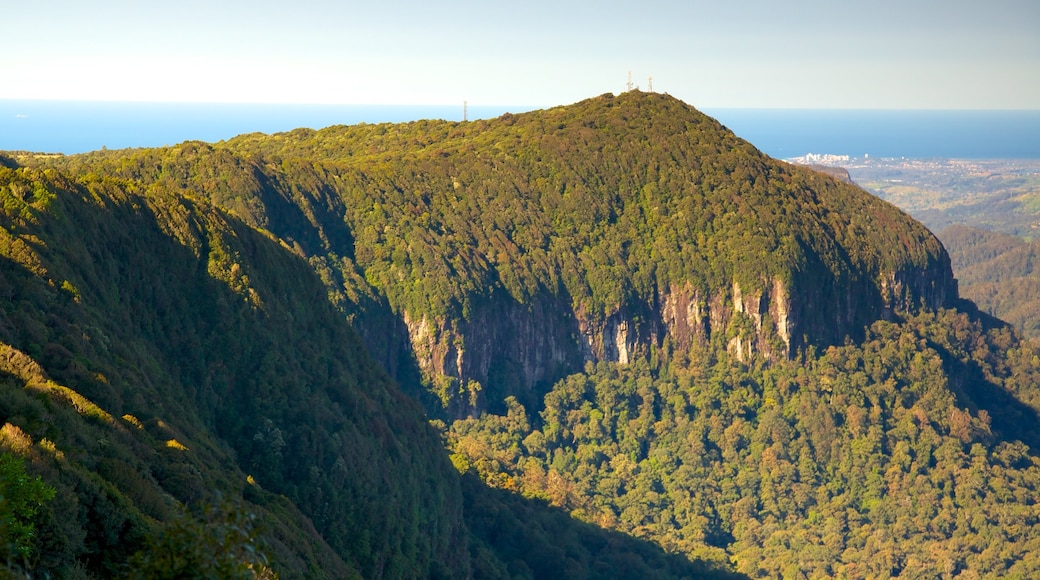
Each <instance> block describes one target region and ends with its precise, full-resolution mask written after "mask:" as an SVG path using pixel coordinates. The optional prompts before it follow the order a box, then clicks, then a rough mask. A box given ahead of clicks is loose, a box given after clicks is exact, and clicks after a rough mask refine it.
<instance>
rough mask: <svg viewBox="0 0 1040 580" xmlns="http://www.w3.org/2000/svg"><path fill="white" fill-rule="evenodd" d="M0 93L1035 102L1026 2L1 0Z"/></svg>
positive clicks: (327, 100) (1038, 98)
mask: <svg viewBox="0 0 1040 580" xmlns="http://www.w3.org/2000/svg"><path fill="white" fill-rule="evenodd" d="M0 15H2V16H0V30H2V33H0V54H4V55H5V59H4V60H5V63H4V75H3V78H4V80H3V81H2V82H0V99H61V100H65V99H68V100H117V101H188V102H232V103H234V102H249V103H315V104H399V105H416V104H423V105H449V104H452V105H454V104H461V103H463V102H464V101H465V102H467V103H469V104H471V105H520V106H528V107H545V106H554V105H562V104H568V103H572V102H575V101H578V100H581V99H584V98H588V97H591V96H595V95H599V94H602V93H606V92H613V93H619V92H621V91H624V90H625V89H626V88H627V87H626V84H627V81H628V75H629V73H631V78H632V83H633V85H635V86H637V87H639V88H640V89H643V90H648V89H650V88H651V86H650V85H651V80H650V79H651V77H652V89H653V90H654V91H656V92H665V93H669V94H671V95H673V96H675V97H678V98H680V99H682V100H684V101H686V102H687V103H690V104H692V105H694V106H697V107H702V108H805V109H819V108H825V109H831V108H833V109H1040V1H1037V0H986V1H985V2H982V1H980V0H873V1H870V2H867V1H863V0H861V1H859V2H833V1H824V0H789V1H786V2H785V1H783V0H716V1H704V0H640V1H639V2H635V1H629V2H618V1H616V0H600V1H599V2H590V1H588V0H585V1H582V2H577V1H574V0H528V1H526V2H509V3H504V2H494V0H480V1H477V0H457V1H455V2H438V1H436V0H378V1H376V0H372V1H369V2H363V3H362V2H357V1H355V0H345V1H344V0H337V1H334V0H293V1H292V2H288V1H279V2H276V1H273V0H248V1H245V0H178V1H177V2H156V1H154V0H91V1H84V0H0Z"/></svg>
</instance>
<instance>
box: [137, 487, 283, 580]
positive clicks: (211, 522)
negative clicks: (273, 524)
mask: <svg viewBox="0 0 1040 580" xmlns="http://www.w3.org/2000/svg"><path fill="white" fill-rule="evenodd" d="M199 512H200V513H199V514H198V516H197V517H195V516H193V515H191V514H188V513H184V514H181V515H179V516H178V517H176V518H174V519H173V520H172V521H170V522H169V523H167V524H166V525H165V526H164V527H163V530H162V531H161V532H160V534H159V535H158V536H157V537H156V538H154V539H153V540H152V541H151V543H150V544H149V545H148V546H147V547H146V548H145V549H144V550H142V551H141V552H138V553H137V554H135V555H134V556H133V558H131V560H130V563H129V570H128V577H129V578H147V579H153V578H154V579H160V578H171V579H172V578H197V579H213V580H224V579H232V578H241V579H252V578H269V579H274V578H277V574H275V573H274V572H273V571H272V570H271V569H270V568H269V567H268V563H269V562H268V555H267V553H266V551H265V549H264V547H263V541H262V539H261V537H260V535H259V533H258V529H257V523H256V516H255V515H254V514H252V513H248V512H244V511H242V510H240V509H236V508H235V507H233V506H230V505H225V506H221V507H216V506H213V505H209V504H205V505H203V506H201V507H200V509H199Z"/></svg>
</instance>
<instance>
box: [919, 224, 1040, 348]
mask: <svg viewBox="0 0 1040 580" xmlns="http://www.w3.org/2000/svg"><path fill="white" fill-rule="evenodd" d="M939 237H940V238H941V239H942V241H943V244H944V245H945V246H946V247H947V249H948V250H949V252H950V258H951V260H952V261H953V266H954V268H955V271H956V273H957V280H958V282H959V285H960V290H961V293H962V294H963V296H964V297H965V298H969V299H971V300H972V301H974V302H975V303H976V304H978V305H979V308H981V309H983V310H984V311H986V312H988V313H990V314H992V315H993V316H996V317H998V318H1000V319H1002V320H1006V321H1008V322H1010V323H1011V324H1013V325H1014V326H1015V327H1017V328H1019V329H1021V330H1022V332H1023V333H1024V334H1025V336H1027V337H1028V338H1030V339H1032V340H1034V341H1036V340H1038V339H1040V268H1038V267H1037V266H1036V265H1038V264H1040V259H1038V255H1040V242H1036V241H1034V242H1027V241H1025V240H1023V239H1022V238H1017V237H1014V236H1009V235H1006V234H999V233H995V232H990V231H986V230H980V229H977V228H972V227H969V226H963V225H958V226H950V227H948V228H946V229H944V230H943V231H942V232H940V233H939Z"/></svg>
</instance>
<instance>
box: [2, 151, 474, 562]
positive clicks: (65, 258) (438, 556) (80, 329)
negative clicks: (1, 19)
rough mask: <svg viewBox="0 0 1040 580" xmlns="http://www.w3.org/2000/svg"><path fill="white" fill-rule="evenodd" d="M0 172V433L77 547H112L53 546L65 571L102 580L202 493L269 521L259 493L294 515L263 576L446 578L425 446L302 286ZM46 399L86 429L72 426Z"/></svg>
mask: <svg viewBox="0 0 1040 580" xmlns="http://www.w3.org/2000/svg"><path fill="white" fill-rule="evenodd" d="M2 171H3V172H4V174H3V175H2V176H0V184H2V185H3V187H2V188H0V195H2V196H3V200H4V206H5V210H6V211H5V212H4V213H3V215H2V219H3V221H2V225H3V229H2V230H0V235H2V243H0V247H2V249H3V254H4V256H5V257H4V258H3V268H2V272H3V274H2V275H3V279H4V283H3V284H2V287H3V288H4V291H5V293H6V296H5V300H4V301H3V302H2V310H0V341H3V343H4V346H3V348H4V349H5V352H7V353H8V354H7V356H6V366H5V368H4V370H5V372H6V373H8V374H7V375H5V377H6V382H7V383H8V388H7V389H6V390H5V391H4V393H5V395H4V404H3V406H2V407H0V417H3V419H4V421H6V422H8V423H10V424H11V425H14V426H16V427H17V429H18V430H20V432H22V433H24V434H25V436H26V438H27V439H26V441H33V442H34V445H36V446H37V447H38V448H47V449H50V450H51V452H50V455H49V456H48V454H47V453H43V452H40V453H39V454H38V458H37V461H39V462H41V463H42V464H43V465H41V469H45V470H48V472H50V473H52V475H53V477H52V479H54V480H56V481H58V482H60V483H59V486H61V489H62V492H63V493H62V494H60V497H61V498H63V499H62V501H64V502H71V505H66V506H63V507H65V508H68V509H70V510H71V511H72V512H73V513H75V511H76V509H85V511H84V513H83V515H82V520H83V521H81V522H79V523H80V525H81V529H84V530H89V529H91V527H92V526H95V525H97V526H103V529H108V530H110V533H111V534H112V536H111V537H109V538H107V539H106V541H108V542H112V543H111V544H110V545H91V544H90V543H89V542H92V541H97V538H94V537H92V535H91V534H89V533H88V534H87V537H86V538H83V537H78V538H77V537H75V534H73V535H72V536H66V540H65V542H66V545H65V546H64V548H63V549H64V550H66V551H67V552H68V553H67V554H65V555H66V556H75V557H83V556H84V555H85V557H86V558H87V561H88V563H89V566H90V567H91V568H92V569H93V570H94V571H95V572H96V573H102V572H104V571H105V570H108V571H109V573H114V570H112V569H110V568H109V566H111V565H114V564H113V563H112V562H119V561H120V559H121V557H122V556H125V553H126V552H127V551H129V553H133V552H134V551H135V550H137V549H141V548H143V547H144V546H145V542H146V541H147V538H148V537H149V536H150V535H151V528H152V525H151V524H150V522H154V521H155V520H156V519H158V520H160V521H162V520H167V519H169V516H170V514H171V513H175V511H176V510H175V507H176V506H177V505H178V504H181V503H183V504H191V503H194V502H197V501H199V500H201V499H203V498H207V497H208V498H212V497H213V494H214V493H220V494H222V495H224V496H225V497H231V498H238V499H237V500H236V501H246V502H248V503H252V504H253V505H252V507H250V508H248V509H250V510H255V511H256V512H258V513H261V514H271V513H274V514H279V513H281V512H285V510H286V508H285V507H279V506H280V505H281V503H282V502H281V500H279V499H278V497H277V496H274V495H272V494H270V493H267V492H264V491H262V490H265V489H266V490H270V491H272V492H274V493H276V494H282V495H284V496H287V497H288V498H289V499H291V500H292V502H293V503H294V504H295V506H294V507H291V508H290V509H289V510H288V514H289V517H288V518H283V519H275V520H273V522H274V524H275V525H279V526H283V525H292V526H295V527H296V528H297V530H283V531H282V537H280V538H275V539H276V541H280V542H285V543H288V544H290V545H288V546H285V547H284V548H279V549H278V550H277V551H279V552H281V554H280V556H282V557H280V558H278V560H279V561H280V562H281V563H282V565H283V566H284V565H286V564H289V565H290V568H289V570H288V571H290V572H291V571H292V570H293V568H292V567H291V565H293V564H294V562H293V559H298V558H299V557H300V555H302V554H307V553H308V552H311V553H312V555H311V557H310V560H309V561H299V562H296V563H295V566H298V567H299V568H297V569H296V572H295V573H292V574H290V575H297V574H299V573H300V572H301V571H303V570H307V569H308V568H312V569H315V570H321V569H324V570H325V571H326V572H327V573H328V574H330V575H332V576H340V575H342V574H345V573H347V571H348V570H350V569H353V570H355V571H356V572H359V573H361V574H363V575H364V576H366V577H379V576H384V575H385V576H391V577H398V576H412V577H424V576H427V575H428V574H429V573H430V570H431V569H434V568H437V569H440V568H444V569H445V570H455V572H456V573H460V574H463V575H464V574H465V573H466V570H467V569H468V557H467V555H466V552H467V546H466V540H465V533H464V527H463V524H462V498H461V492H460V489H459V486H458V482H457V481H456V480H455V479H454V475H453V472H452V470H451V465H450V464H449V463H448V462H446V461H444V460H443V454H442V453H441V452H440V444H439V440H438V438H437V436H436V434H435V433H434V432H433V431H432V430H430V429H428V428H426V427H425V426H424V425H423V419H422V416H421V414H420V412H419V409H418V407H417V406H416V405H414V404H413V403H411V401H409V400H408V399H407V398H406V397H404V396H403V395H402V394H400V393H399V391H397V389H396V388H394V387H393V386H392V385H391V383H390V381H389V380H388V379H387V378H386V376H385V374H384V373H383V372H382V371H381V370H379V368H378V367H377V366H376V365H375V364H374V363H373V362H372V361H371V360H370V359H369V358H368V357H367V356H366V355H365V353H364V347H363V346H362V344H361V342H360V340H359V339H358V338H357V337H356V335H355V334H354V332H353V331H352V330H351V328H350V327H349V325H347V324H346V322H345V321H344V320H343V318H342V316H340V315H339V314H338V313H337V312H336V310H335V309H334V308H333V307H332V305H331V304H330V303H329V302H328V301H327V300H326V291H325V289H324V287H323V286H322V284H321V283H320V281H319V280H318V279H317V277H316V276H315V275H314V274H313V272H312V271H311V270H310V268H308V267H307V265H306V264H304V263H301V262H300V261H299V260H298V259H297V258H296V257H295V256H293V255H292V254H291V253H289V252H286V251H285V250H284V249H283V248H282V247H281V246H280V245H279V244H278V243H277V242H276V241H274V240H271V239H269V238H266V237H264V236H263V235H261V234H260V233H259V232H257V231H255V230H252V229H250V228H249V227H247V226H245V225H244V224H242V223H241V222H240V221H238V220H236V219H234V218H232V217H230V216H227V215H226V214H224V213H222V212H221V211H219V210H218V209H216V208H214V207H212V206H210V205H209V204H207V203H205V202H202V203H199V202H195V201H192V200H190V199H187V198H178V197H173V196H155V197H141V196H139V195H136V194H134V193H132V192H131V190H132V189H133V188H132V187H130V188H128V187H125V186H124V185H123V184H120V183H118V182H116V181H114V180H110V179H107V178H91V177H88V178H87V179H85V180H84V182H82V183H75V182H73V181H71V180H69V179H67V178H65V177H63V176H61V175H59V174H56V173H55V172H53V171H49V172H46V173H44V172H38V171H32V170H21V169H19V170H6V169H5V170H2ZM18 385H24V389H14V390H11V388H12V387H16V386H18ZM59 392H62V393H68V394H66V395H59V394H55V393H59ZM63 397H66V398H70V399H69V400H71V402H72V404H73V406H74V407H75V408H76V409H77V410H78V412H79V414H80V415H84V416H86V417H87V418H88V419H89V418H90V417H93V420H88V421H86V423H85V424H81V423H80V422H77V421H74V419H75V418H76V417H75V415H74V414H70V413H69V411H68V410H67V409H66V408H65V405H63V404H62V400H63ZM55 416H61V417H63V418H62V419H61V420H58V419H56V418H55ZM120 417H122V418H120ZM82 439H88V441H86V442H84V441H83V440H82ZM91 440H92V441H96V443H93V442H92V441H91ZM45 441H49V443H45ZM41 446H42V447H41ZM92 472H93V474H97V475H93V474H92ZM247 474H249V475H250V477H249V479H250V481H255V482H256V483H255V484H247V481H246V479H247V477H246V476H247ZM98 475H100V479H99V477H98ZM87 486H93V487H94V488H97V489H98V491H95V492H92V493H84V487H87ZM90 502H93V504H92V505H91V503H90ZM100 502H108V503H109V504H110V505H109V507H107V508H106V507H102V506H100V505H98V503H100ZM113 502H114V503H113ZM77 503H78V504H79V506H80V508H77V507H76V504H77ZM126 503H129V504H131V505H135V506H136V507H137V509H138V510H140V509H145V508H148V509H150V510H151V511H149V512H146V513H144V514H141V513H137V510H126V509H125V507H118V506H121V505H124V504H126ZM88 506H89V507H88ZM296 506H298V507H299V508H300V510H302V511H303V512H304V513H306V514H307V518H304V517H303V516H302V514H300V513H299V511H297V510H296ZM106 512H109V513H115V514H116V516H113V517H124V518H125V514H126V513H136V514H137V515H136V516H135V517H136V519H134V520H133V521H130V520H127V521H126V523H125V524H122V525H120V524H117V523H116V522H111V521H105V520H104V518H105V517H107V516H106V515H105V513H106ZM283 515H284V514H283ZM272 517H273V516H272ZM120 530H122V531H120ZM278 531H279V530H277V529H275V532H278ZM84 541H86V542H88V543H87V544H83V543H82V542H84ZM315 550H316V551H315ZM334 554H339V555H341V556H342V557H343V558H344V560H345V561H339V557H338V556H335V555H334ZM290 556H291V557H290ZM337 562H338V563H337Z"/></svg>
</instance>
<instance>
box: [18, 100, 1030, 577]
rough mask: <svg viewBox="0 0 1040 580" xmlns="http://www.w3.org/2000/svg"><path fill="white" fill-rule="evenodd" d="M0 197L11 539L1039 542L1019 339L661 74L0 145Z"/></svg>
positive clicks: (552, 558) (247, 569)
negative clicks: (375, 118)
mask: <svg viewBox="0 0 1040 580" xmlns="http://www.w3.org/2000/svg"><path fill="white" fill-rule="evenodd" d="M29 115H30V118H32V117H31V114H29ZM839 153H840V152H839ZM0 201H2V203H0V293H2V296H3V300H0V371H2V372H0V494H2V495H3V497H4V501H3V502H0V530H3V531H4V535H3V536H2V537H3V541H2V542H0V563H2V564H3V566H4V567H5V572H9V573H10V574H12V575H24V574H25V573H27V572H28V573H29V574H30V575H35V576H54V577H67V576H75V577H82V576H94V577H124V576H125V577H141V578H162V577H174V578H183V577H219V578H224V577H242V578H255V577H260V578H272V577H275V576H278V577H285V578H297V577H302V578H473V577H476V578H503V579H505V578H546V577H564V578H616V577H627V578H742V577H743V578H750V577H756V578H759V577H769V578H783V577H792V578H798V577H809V578H822V577H828V578H829V577H842V578H883V577H895V576H905V577H932V578H935V577H956V576H963V577H1021V578H1030V577H1038V576H1040V550H1038V549H1037V546H1038V545H1040V527H1038V526H1036V525H1035V524H1036V519H1037V514H1036V509H1035V507H1036V505H1037V504H1038V503H1040V454H1038V452H1037V450H1038V449H1040V364H1038V362H1037V361H1038V360H1040V352H1038V351H1037V349H1036V348H1035V346H1034V345H1033V344H1031V343H1030V342H1029V341H1027V340H1024V339H1023V338H1022V337H1021V335H1020V334H1019V333H1018V332H1017V331H1016V330H1015V329H1014V328H1013V327H1012V326H1010V325H1009V324H1007V323H1005V322H1002V321H1001V320H999V319H997V318H994V317H993V316H991V315H988V314H986V313H985V312H983V311H980V310H979V309H978V308H977V307H976V306H975V305H974V304H973V303H971V302H969V301H966V300H963V299H962V298H961V297H960V295H959V293H958V287H957V283H956V281H955V279H954V275H953V270H952V267H951V259H950V256H949V254H948V253H947V251H946V250H945V248H944V247H943V245H942V244H941V243H940V241H939V240H938V239H937V238H936V237H935V236H934V235H932V233H931V232H930V231H929V230H928V229H927V228H926V227H925V226H924V225H922V224H921V223H920V222H918V221H916V220H914V219H913V218H912V217H911V216H910V215H908V214H907V213H905V212H904V211H902V210H900V209H899V208H897V207H895V206H894V205H892V204H890V203H888V202H886V201H884V200H882V199H880V198H879V197H877V196H875V195H872V194H871V193H869V192H867V191H865V190H864V189H862V188H860V187H858V186H856V185H854V184H851V183H848V182H847V181H845V180H841V179H835V178H834V177H832V176H830V175H827V174H825V173H821V172H820V171H817V170H814V169H810V168H806V167H800V166H798V165H796V164H792V163H788V162H784V161H780V160H777V159H774V158H771V157H769V156H768V155H766V154H764V153H763V152H762V151H761V150H760V149H759V148H757V147H756V146H755V145H753V144H752V143H750V142H748V141H746V140H745V139H742V138H741V137H740V136H738V135H737V134H735V133H734V132H732V131H730V130H729V129H727V127H726V126H725V125H724V124H723V123H721V122H719V121H718V120H716V119H714V118H712V117H710V116H708V115H705V114H704V113H702V112H700V111H698V110H697V109H695V108H694V107H692V106H690V105H688V104H686V103H683V102H682V101H679V100H678V99H675V98H672V97H670V96H667V95H662V94H654V93H643V92H639V91H630V92H626V93H623V94H620V95H612V94H604V95H601V96H599V97H595V98H590V99H587V100H584V101H581V102H579V103H575V104H573V105H568V106H564V107H554V108H550V109H546V110H539V111H531V112H526V113H515V114H514V113H509V114H501V115H498V116H495V117H494V118H489V119H479V120H473V121H466V122H463V121H461V120H424V121H414V122H407V123H367V124H355V125H336V126H331V127H328V128H326V129H322V130H313V129H306V128H301V129H293V130H287V131H281V132H277V133H275V134H270V135H266V134H261V133H248V134H243V135H240V136H238V137H234V138H228V139H226V140H223V141H219V142H214V143H206V142H202V141H187V142H182V143H178V144H175V145H170V146H168V147H155V148H131V149H123V150H113V149H108V150H98V151H96V152H92V153H86V154H81V155H54V154H34V153H28V152H24V151H22V152H6V153H3V154H0ZM983 246H986V247H989V246H988V245H986V244H983ZM987 251H988V250H987Z"/></svg>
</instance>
